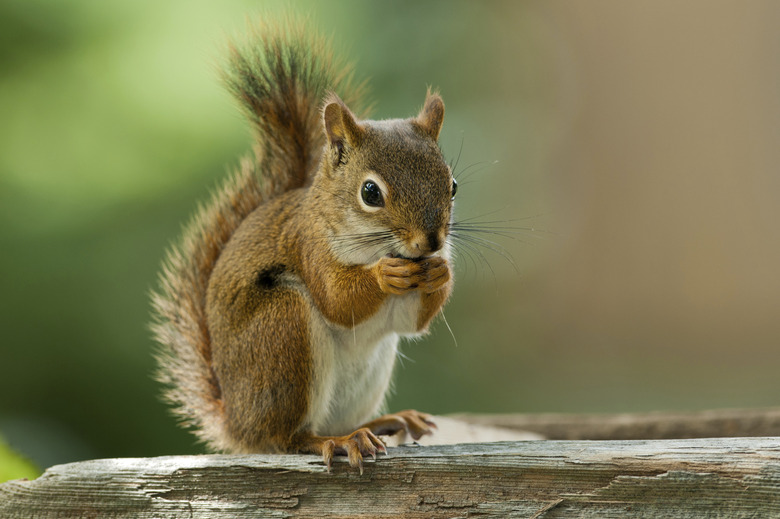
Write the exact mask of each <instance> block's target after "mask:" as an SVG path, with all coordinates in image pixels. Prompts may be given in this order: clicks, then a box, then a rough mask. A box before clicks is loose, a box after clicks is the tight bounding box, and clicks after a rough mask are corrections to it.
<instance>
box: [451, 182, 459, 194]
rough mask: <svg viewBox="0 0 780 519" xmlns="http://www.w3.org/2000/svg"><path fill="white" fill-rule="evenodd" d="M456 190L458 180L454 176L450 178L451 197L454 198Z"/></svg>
mask: <svg viewBox="0 0 780 519" xmlns="http://www.w3.org/2000/svg"><path fill="white" fill-rule="evenodd" d="M457 192H458V181H457V180H455V179H454V178H453V179H452V198H455V193H457Z"/></svg>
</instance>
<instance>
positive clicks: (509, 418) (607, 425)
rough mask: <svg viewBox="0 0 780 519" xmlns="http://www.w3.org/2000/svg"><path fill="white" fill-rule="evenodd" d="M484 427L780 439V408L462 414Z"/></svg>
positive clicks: (630, 436)
mask: <svg viewBox="0 0 780 519" xmlns="http://www.w3.org/2000/svg"><path fill="white" fill-rule="evenodd" d="M452 417H453V418H457V419H458V420H462V421H466V422H469V423H473V424H478V425H490V426H493V427H503V428H507V429H512V430H517V431H526V432H533V433H537V434H540V435H542V436H544V437H545V438H547V439H549V440H650V439H656V440H662V439H680V438H716V437H719V438H728V437H739V436H780V408H770V409H719V410H712V411H696V412H686V413H662V412H654V413H623V414H603V415H599V414H554V413H551V414H495V415H489V414H458V415H452Z"/></svg>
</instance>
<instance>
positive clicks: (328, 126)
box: [322, 93, 366, 165]
mask: <svg viewBox="0 0 780 519" xmlns="http://www.w3.org/2000/svg"><path fill="white" fill-rule="evenodd" d="M322 119H323V122H324V123H325V133H326V134H327V136H328V144H329V145H330V147H331V148H332V149H333V150H335V152H336V154H335V155H334V157H335V164H334V165H337V164H339V163H340V162H342V157H343V155H344V149H345V148H355V147H358V146H360V144H361V143H362V142H363V137H364V135H365V133H366V131H365V130H364V129H363V128H362V127H361V126H360V124H358V122H357V121H356V120H355V116H354V115H353V114H352V111H350V109H349V108H348V107H347V105H345V104H344V101H342V100H341V99H339V97H338V96H337V95H336V94H333V93H331V94H329V95H328V97H327V98H326V99H325V108H324V109H323V110H322Z"/></svg>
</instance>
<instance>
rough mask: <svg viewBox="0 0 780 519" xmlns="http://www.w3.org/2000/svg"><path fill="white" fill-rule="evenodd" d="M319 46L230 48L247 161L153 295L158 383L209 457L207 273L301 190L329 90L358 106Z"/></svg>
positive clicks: (192, 228)
mask: <svg viewBox="0 0 780 519" xmlns="http://www.w3.org/2000/svg"><path fill="white" fill-rule="evenodd" d="M327 43H328V42H326V41H324V40H323V38H321V37H320V36H319V35H317V34H315V33H313V32H312V31H311V30H310V29H308V28H307V27H306V26H305V25H302V24H299V23H293V22H287V23H285V24H280V25H269V24H263V25H262V26H261V27H260V28H259V29H256V30H254V31H253V34H252V37H251V38H250V39H249V41H247V42H246V43H245V44H243V45H241V46H238V45H231V46H230V57H229V61H228V65H227V67H226V68H225V71H224V74H223V79H224V81H225V83H226V85H227V87H228V89H229V90H230V92H231V93H233V95H235V96H236V97H237V98H238V99H239V100H240V102H241V105H242V108H243V109H244V111H245V112H246V114H247V116H248V117H249V120H250V122H251V123H252V126H253V130H254V135H255V144H254V155H255V156H254V157H253V158H245V159H244V160H243V161H242V162H241V166H240V168H239V170H238V171H237V172H236V173H234V174H233V176H232V177H231V178H230V179H228V181H227V182H225V184H224V186H223V187H222V188H221V189H220V190H219V191H218V192H217V193H215V194H214V196H213V197H212V200H211V201H210V203H208V204H207V205H205V206H202V207H200V208H199V210H198V211H197V213H196V214H195V217H194V218H193V220H192V221H191V222H190V224H189V225H188V226H187V228H186V230H185V232H184V236H183V237H182V239H181V241H180V242H179V243H178V244H177V245H176V246H174V247H172V248H171V249H170V250H169V251H168V255H167V258H166V260H165V262H164V265H163V270H162V273H161V275H160V288H159V289H158V291H156V292H155V293H153V294H152V304H153V308H154V322H153V324H152V331H153V333H154V336H155V339H156V340H157V342H159V344H160V348H159V350H158V353H157V359H158V366H159V369H158V372H157V378H158V380H160V381H161V382H163V383H164V384H165V385H166V386H167V389H166V391H165V397H166V399H167V400H169V401H170V402H171V403H172V404H173V405H174V406H175V408H174V412H175V413H176V414H177V415H178V416H179V418H180V419H181V420H182V421H183V422H184V424H185V425H187V426H190V427H192V428H194V430H195V431H194V432H195V434H196V435H197V436H198V437H199V438H200V439H201V440H202V441H204V442H206V443H207V444H208V446H209V447H210V448H212V449H215V450H225V449H228V448H229V446H230V442H229V440H228V438H229V437H228V434H227V432H226V429H225V421H224V417H223V409H222V399H221V390H220V387H219V382H218V380H217V378H216V376H215V374H214V371H213V370H212V367H211V342H210V339H209V330H208V325H207V322H206V311H205V303H206V289H207V287H208V282H209V277H210V276H211V272H212V270H213V268H214V264H215V263H216V261H217V258H219V255H220V253H221V252H222V249H223V248H224V246H225V244H226V243H227V242H228V240H229V239H230V237H231V236H232V235H233V233H234V232H235V230H236V228H237V227H238V226H239V225H240V224H241V222H242V221H243V220H244V218H246V217H247V216H248V215H249V213H251V212H252V211H253V210H254V209H255V208H256V207H257V206H258V205H260V204H261V203H262V202H263V201H264V200H267V199H269V198H272V197H274V196H275V195H278V194H280V193H282V192H285V191H288V190H290V189H295V188H297V187H302V186H305V185H307V184H308V182H309V181H310V179H311V177H312V175H313V173H314V172H315V170H316V168H317V165H318V163H319V160H320V155H321V152H322V147H323V145H324V135H323V131H322V129H321V121H320V103H321V102H322V99H323V97H324V96H325V94H326V92H327V91H328V90H332V91H335V92H337V93H339V95H341V96H342V98H343V99H345V101H347V102H351V103H353V104H357V103H359V97H360V93H361V92H360V91H361V90H362V88H361V87H360V86H357V87H356V86H353V84H352V81H351V72H350V68H349V67H347V66H345V65H344V64H342V63H339V62H336V61H334V60H333V59H332V57H331V54H330V51H329V46H328V45H327Z"/></svg>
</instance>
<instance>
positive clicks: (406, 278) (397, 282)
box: [374, 257, 426, 295]
mask: <svg viewBox="0 0 780 519" xmlns="http://www.w3.org/2000/svg"><path fill="white" fill-rule="evenodd" d="M374 268H375V273H376V279H377V282H378V283H379V288H380V289H381V290H382V292H385V293H386V294H395V295H402V294H405V293H407V292H409V291H410V290H416V289H418V288H420V284H421V283H423V282H425V281H426V276H425V270H424V267H423V265H422V264H421V262H417V261H414V260H411V259H407V258H389V257H388V258H382V259H380V260H379V263H377V264H376V267H374Z"/></svg>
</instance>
